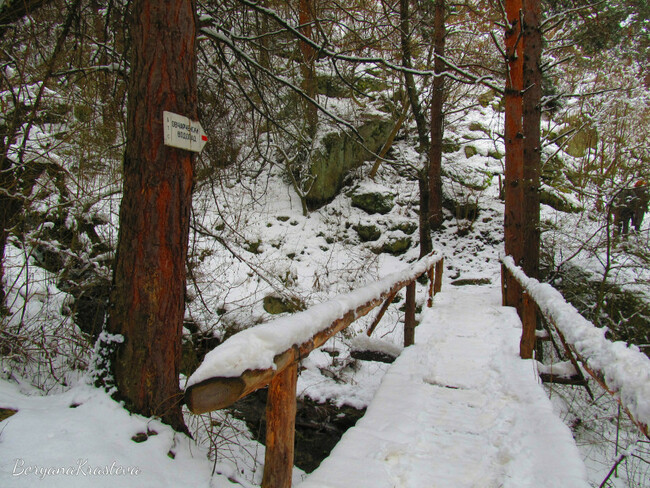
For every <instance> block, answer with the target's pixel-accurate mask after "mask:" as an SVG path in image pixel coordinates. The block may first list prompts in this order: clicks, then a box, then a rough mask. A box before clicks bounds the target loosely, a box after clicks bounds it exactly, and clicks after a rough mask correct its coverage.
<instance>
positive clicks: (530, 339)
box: [519, 292, 537, 359]
mask: <svg viewBox="0 0 650 488" xmlns="http://www.w3.org/2000/svg"><path fill="white" fill-rule="evenodd" d="M521 324H522V330H521V341H520V342H519V357H521V359H532V358H533V352H534V351H535V339H536V337H535V330H536V329H537V305H536V304H535V302H534V301H533V299H532V298H531V297H530V295H529V294H528V293H526V292H524V293H523V297H522V312H521Z"/></svg>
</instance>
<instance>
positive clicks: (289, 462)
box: [185, 253, 443, 488]
mask: <svg viewBox="0 0 650 488" xmlns="http://www.w3.org/2000/svg"><path fill="white" fill-rule="evenodd" d="M434 269H435V272H434ZM442 270H443V258H442V256H440V255H436V254H434V253H432V254H430V255H429V256H426V257H424V258H422V259H421V260H419V261H418V262H416V263H414V264H413V265H411V266H410V267H409V269H408V270H407V271H406V272H401V273H395V274H394V275H390V276H388V277H386V278H384V279H383V280H381V281H380V282H378V283H375V284H371V285H367V286H366V287H363V288H361V289H360V290H357V291H356V292H351V293H349V294H347V295H341V296H339V297H337V298H335V299H334V300H332V301H331V302H332V304H333V305H332V306H334V302H336V303H337V304H340V303H341V302H343V303H348V302H349V303H350V306H348V307H347V309H345V310H344V311H343V313H342V315H341V316H340V317H339V318H337V319H335V320H332V321H331V322H330V323H328V324H326V326H325V327H323V328H321V329H319V330H316V331H315V332H314V333H313V334H312V335H311V337H310V338H309V339H307V340H306V341H303V342H301V343H300V344H293V345H292V346H291V347H289V348H287V349H285V350H284V351H280V352H278V353H277V354H275V356H274V358H273V364H272V365H271V366H269V367H266V368H256V369H253V368H248V369H245V370H244V371H243V372H241V373H240V374H239V375H238V376H226V375H219V374H216V375H214V376H211V377H208V378H203V376H204V375H201V374H199V375H198V378H199V380H198V381H197V380H196V379H195V380H194V381H193V378H194V377H195V375H196V374H197V373H198V371H199V370H200V369H201V367H202V366H203V364H202V365H201V366H200V367H199V370H197V372H195V375H192V377H190V379H189V381H188V385H189V386H188V387H187V389H186V390H185V403H186V404H187V406H188V408H189V409H190V411H192V412H193V413H195V414H200V413H204V412H209V411H213V410H219V409H222V408H226V407H228V406H230V405H232V404H233V403H234V402H235V401H237V400H239V399H240V398H243V397H245V396H246V395H248V394H250V393H252V392H253V391H255V390H257V389H259V388H263V387H265V386H267V385H270V386H269V395H268V398H267V405H266V416H267V434H266V439H267V445H266V458H265V464H264V476H263V480H262V487H263V488H288V487H290V486H291V472H292V469H293V443H294V436H295V412H296V381H297V368H298V363H299V361H300V360H301V359H304V358H305V357H307V355H308V354H309V353H310V352H311V351H313V350H314V349H316V348H318V347H320V346H322V345H323V344H324V343H325V342H326V341H327V340H328V339H329V338H331V337H332V336H334V335H335V334H337V333H338V332H340V331H341V330H343V329H345V328H346V327H348V326H349V325H350V324H351V323H353V322H354V321H355V320H357V319H359V318H361V317H363V316H364V315H366V314H367V313H369V312H370V311H371V310H372V309H374V308H375V307H377V306H378V305H380V304H382V303H384V307H382V312H380V314H379V316H378V318H377V320H376V322H378V320H379V319H381V315H383V312H385V309H386V308H387V307H388V304H389V303H390V302H392V300H393V298H394V297H395V295H396V294H397V292H398V291H399V290H401V289H402V288H404V287H407V299H406V303H407V309H406V312H405V324H404V327H405V331H404V333H405V345H408V344H407V342H410V343H411V344H412V343H413V330H414V328H415V282H416V280H417V279H418V278H419V277H420V276H422V275H425V274H426V275H427V276H428V277H429V278H430V279H433V281H432V283H431V285H430V286H429V290H428V292H429V299H428V300H427V305H428V306H429V307H431V306H432V297H433V294H435V293H437V292H438V291H440V289H441V286H442ZM378 285H381V286H378ZM378 290H380V291H378ZM359 296H364V297H365V296H368V298H367V299H366V300H364V301H361V302H359V300H358V297H359ZM329 303H330V302H326V303H325V304H321V306H320V307H321V308H320V309H319V310H322V306H323V305H325V306H327V304H329ZM316 307H319V306H316ZM316 307H312V308H311V309H308V310H306V311H304V312H299V313H297V314H294V317H296V318H299V317H304V318H305V319H309V318H310V317H313V309H315V308H316ZM279 321H280V320H278V322H279ZM375 325H376V324H375ZM268 326H269V324H267V328H266V329H265V330H267V329H268V328H269V327H268ZM270 326H271V327H272V326H273V325H272V324H270ZM254 329H255V327H253V328H251V329H247V331H252V332H250V334H251V335H253V334H254V333H255V331H254ZM247 331H243V332H240V333H239V334H244V333H246V332H247ZM279 333H282V327H280V328H279ZM236 335H238V334H236ZM407 335H408V341H407ZM223 346H226V343H224V344H223ZM220 347H222V346H217V348H215V350H214V351H213V352H214V355H213V357H215V355H216V356H218V353H219V348H220ZM206 369H208V370H210V365H207V366H206ZM216 370H217V371H218V368H216Z"/></svg>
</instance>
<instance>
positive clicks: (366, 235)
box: [354, 224, 381, 242]
mask: <svg viewBox="0 0 650 488" xmlns="http://www.w3.org/2000/svg"><path fill="white" fill-rule="evenodd" d="M354 230H356V231H357V234H359V239H361V242H370V241H376V240H377V239H379V238H380V237H381V231H380V230H379V227H377V226H376V225H373V224H370V225H361V224H359V225H355V226H354Z"/></svg>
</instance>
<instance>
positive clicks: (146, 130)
mask: <svg viewBox="0 0 650 488" xmlns="http://www.w3.org/2000/svg"><path fill="white" fill-rule="evenodd" d="M195 11H196V10H195V2H194V1H193V0H134V1H133V4H132V13H131V17H130V32H131V74H130V78H129V98H128V113H127V144H126V152H125V156H124V194H123V197H122V204H121V208H120V230H119V238H118V247H117V256H116V263H115V268H114V274H113V290H112V294H111V302H110V310H109V317H108V323H107V331H108V332H109V334H104V335H103V342H104V346H105V347H104V348H102V349H103V350H104V354H105V355H107V358H108V360H109V362H108V369H109V376H108V377H107V378H105V380H107V381H108V382H109V384H110V382H111V381H113V382H114V386H115V387H116V388H117V393H118V395H117V396H118V397H119V398H121V399H123V400H124V401H125V404H126V406H127V408H128V409H129V410H131V411H133V412H137V413H140V414H142V415H145V416H157V417H160V418H161V419H162V420H163V422H166V423H168V424H169V425H171V426H172V427H173V428H175V429H176V430H179V431H187V429H186V427H185V423H184V421H183V416H182V413H181V406H180V401H181V398H182V394H181V391H180V388H179V384H178V383H179V380H178V376H179V366H180V358H181V334H182V328H183V316H184V310H185V304H184V294H185V279H186V278H185V260H186V256H187V242H188V235H189V218H190V208H191V191H192V178H193V156H192V153H190V152H188V151H184V150H181V149H175V148H171V147H168V146H164V145H163V111H164V110H167V111H170V112H175V113H179V114H181V115H184V116H187V117H189V118H190V119H192V120H196V119H197V89H196V61H195V42H196V22H195ZM100 340H102V339H100ZM100 364H102V363H100ZM103 364H104V365H105V363H103ZM110 376H112V378H110Z"/></svg>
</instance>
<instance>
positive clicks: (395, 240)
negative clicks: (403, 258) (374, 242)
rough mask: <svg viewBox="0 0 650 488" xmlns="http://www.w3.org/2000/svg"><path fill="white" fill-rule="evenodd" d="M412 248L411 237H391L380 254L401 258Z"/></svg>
mask: <svg viewBox="0 0 650 488" xmlns="http://www.w3.org/2000/svg"><path fill="white" fill-rule="evenodd" d="M410 247H411V238H410V237H391V238H389V239H388V240H387V241H386V242H384V245H383V246H382V247H381V249H380V252H385V253H388V254H392V255H393V256H400V255H402V254H404V253H405V252H406V251H408V250H409V248H410Z"/></svg>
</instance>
